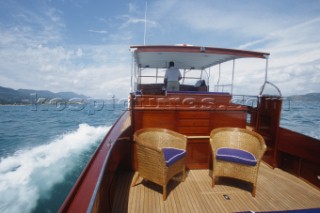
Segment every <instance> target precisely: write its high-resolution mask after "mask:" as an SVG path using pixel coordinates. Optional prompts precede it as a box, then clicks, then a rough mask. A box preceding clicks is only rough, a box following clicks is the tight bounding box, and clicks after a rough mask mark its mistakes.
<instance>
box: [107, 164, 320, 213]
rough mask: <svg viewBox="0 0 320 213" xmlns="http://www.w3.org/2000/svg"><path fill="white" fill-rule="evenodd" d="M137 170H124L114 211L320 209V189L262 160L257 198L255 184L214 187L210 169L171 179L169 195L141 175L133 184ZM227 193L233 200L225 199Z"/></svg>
mask: <svg viewBox="0 0 320 213" xmlns="http://www.w3.org/2000/svg"><path fill="white" fill-rule="evenodd" d="M133 175H134V173H133V172H131V173H130V172H127V173H121V174H120V177H119V179H118V180H117V181H118V182H117V185H116V188H117V192H116V196H115V200H114V205H113V209H112V212H201V213H202V212H219V213H221V212H239V211H274V210H290V209H303V208H320V191H319V190H318V189H316V188H314V187H312V186H310V185H309V184H307V183H305V182H304V181H303V180H301V179H299V178H297V177H295V176H293V175H290V174H288V173H286V172H284V171H282V170H280V169H272V168H270V167H269V166H267V164H265V163H262V164H261V166H260V170H259V177H258V186H257V194H256V197H255V198H253V197H252V196H251V185H250V184H247V183H245V182H240V181H237V180H232V179H227V178H221V179H220V180H219V181H218V182H217V184H216V186H215V187H214V188H212V187H211V177H210V176H209V170H190V171H188V175H187V178H186V181H185V182H182V183H180V182H179V181H178V180H175V179H173V180H171V181H170V182H169V184H168V189H167V191H168V197H167V200H166V201H163V200H162V188H161V187H160V186H158V185H156V184H153V183H151V182H149V181H146V180H144V181H142V179H141V178H140V179H139V181H138V182H137V185H136V186H134V187H130V185H131V182H132V178H133ZM224 195H227V196H228V197H229V198H230V200H227V199H225V198H224Z"/></svg>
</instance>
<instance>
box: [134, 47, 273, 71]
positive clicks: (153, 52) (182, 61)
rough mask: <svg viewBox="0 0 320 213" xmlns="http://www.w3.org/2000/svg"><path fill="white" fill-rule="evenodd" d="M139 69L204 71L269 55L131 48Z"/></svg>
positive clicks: (224, 50)
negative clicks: (228, 63)
mask: <svg viewBox="0 0 320 213" xmlns="http://www.w3.org/2000/svg"><path fill="white" fill-rule="evenodd" d="M131 49H132V50H133V54H134V58H135V61H136V63H137V65H138V66H139V67H149V68H167V67H168V65H169V62H170V61H173V62H174V63H175V67H177V68H180V69H205V68H208V67H211V66H214V65H217V64H220V63H223V62H226V61H230V60H234V59H238V58H268V56H269V53H264V52H253V51H246V50H236V49H224V48H213V47H199V46H181V45H179V46H174V45H173V46H165V45H158V46H131Z"/></svg>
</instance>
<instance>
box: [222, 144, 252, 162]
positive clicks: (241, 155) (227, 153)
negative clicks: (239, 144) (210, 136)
mask: <svg viewBox="0 0 320 213" xmlns="http://www.w3.org/2000/svg"><path fill="white" fill-rule="evenodd" d="M216 154H217V159H218V160H224V161H230V162H235V163H241V164H245V165H249V166H255V165H257V159H256V158H255V156H254V155H253V154H252V153H250V152H247V151H244V150H241V149H233V148H225V147H223V148H219V149H217V153H216Z"/></svg>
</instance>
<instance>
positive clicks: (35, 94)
mask: <svg viewBox="0 0 320 213" xmlns="http://www.w3.org/2000/svg"><path fill="white" fill-rule="evenodd" d="M34 98H44V99H52V98H61V99H65V100H69V99H71V98H81V99H86V98H88V97H87V96H84V95H79V94H76V93H73V92H58V93H53V92H50V91H48V90H30V89H18V90H14V89H11V88H7V87H1V86H0V104H29V103H31V99H34Z"/></svg>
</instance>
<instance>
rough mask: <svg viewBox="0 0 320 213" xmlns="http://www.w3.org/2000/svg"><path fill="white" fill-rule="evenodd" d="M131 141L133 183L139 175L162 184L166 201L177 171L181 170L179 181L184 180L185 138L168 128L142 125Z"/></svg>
mask: <svg viewBox="0 0 320 213" xmlns="http://www.w3.org/2000/svg"><path fill="white" fill-rule="evenodd" d="M134 141H135V142H136V152H137V159H138V173H137V175H136V177H135V178H134V180H133V183H132V186H134V185H135V184H136V182H137V180H138V179H139V176H141V177H142V178H145V179H147V180H149V181H151V182H154V183H156V184H159V185H161V186H162V188H163V200H166V198H167V183H168V182H169V180H170V179H171V178H172V177H173V176H175V175H177V174H178V173H182V176H181V181H184V180H185V176H186V172H185V167H186V166H185V165H186V163H185V162H186V157H185V156H186V145H187V137H186V136H185V135H182V134H179V133H177V132H174V131H171V130H168V129H162V128H144V129H140V130H138V131H136V132H135V134H134ZM168 151H169V152H168ZM172 151H173V152H172Z"/></svg>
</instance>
